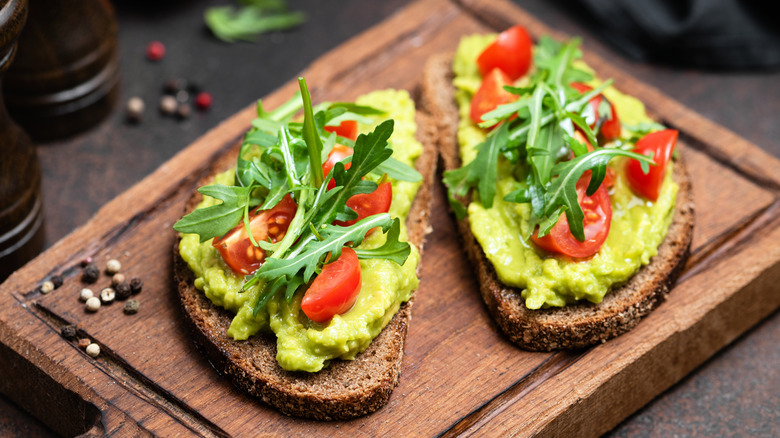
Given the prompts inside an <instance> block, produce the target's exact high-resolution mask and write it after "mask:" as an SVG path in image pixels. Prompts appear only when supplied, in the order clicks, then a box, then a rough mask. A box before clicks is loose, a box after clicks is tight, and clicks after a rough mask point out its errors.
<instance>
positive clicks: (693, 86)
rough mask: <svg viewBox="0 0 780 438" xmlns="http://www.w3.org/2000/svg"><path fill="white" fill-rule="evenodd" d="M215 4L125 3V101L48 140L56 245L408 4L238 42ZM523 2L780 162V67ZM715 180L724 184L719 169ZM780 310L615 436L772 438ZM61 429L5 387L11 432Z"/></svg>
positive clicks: (361, 4) (319, 19) (341, 6)
mask: <svg viewBox="0 0 780 438" xmlns="http://www.w3.org/2000/svg"><path fill="white" fill-rule="evenodd" d="M516 1H517V0H516ZM33 3H34V1H33ZM214 3H225V2H224V1H222V2H209V1H205V0H167V1H160V0H157V1H149V0H135V1H132V0H115V5H116V8H117V14H118V17H119V22H120V34H119V41H120V50H121V70H122V81H121V86H122V90H121V98H120V100H121V103H120V107H118V108H117V110H116V111H114V113H112V114H110V115H109V116H108V117H107V118H106V120H104V121H103V122H102V123H101V124H100V125H98V126H97V127H95V128H94V129H92V130H91V131H89V132H87V133H85V134H82V135H79V136H77V137H74V138H71V139H67V140H64V141H58V142H54V143H50V144H47V145H45V146H41V147H39V149H38V152H39V156H40V161H41V165H42V168H43V187H44V201H45V208H46V211H45V214H46V233H47V240H46V241H47V246H50V245H51V244H53V243H54V242H56V241H57V240H59V239H60V238H62V237H64V236H65V235H66V234H68V233H69V232H70V231H72V230H73V229H74V228H76V227H78V226H79V225H81V224H83V223H84V222H86V221H87V219H88V218H89V217H91V216H92V215H93V214H95V213H96V211H97V210H98V209H99V208H100V206H101V205H103V204H104V203H106V202H108V201H109V200H110V199H112V198H113V197H114V196H116V195H118V194H120V193H121V192H123V191H124V190H126V189H127V188H129V187H131V186H132V185H133V184H135V183H136V182H138V181H140V180H141V179H142V178H143V177H144V176H146V175H147V174H149V173H150V172H152V171H153V170H154V169H156V168H157V167H158V166H160V165H161V164H162V163H163V162H165V161H166V160H167V159H169V158H171V157H172V156H173V155H174V154H175V153H176V152H178V151H179V150H180V149H182V148H184V147H186V146H187V145H188V144H190V143H191V142H192V141H193V140H195V139H196V138H198V137H199V136H200V135H202V134H203V133H204V132H206V131H207V130H209V129H210V128H212V127H214V126H215V125H216V124H218V123H219V122H220V121H222V120H224V119H225V118H227V117H229V116H231V115H232V114H234V113H235V112H237V111H238V110H240V109H242V108H244V107H246V106H247V105H249V104H250V103H252V102H253V100H254V99H256V98H257V97H261V96H263V95H266V94H268V93H269V92H271V91H272V90H274V89H275V88H277V87H278V86H280V85H281V84H283V83H284V82H286V81H287V80H289V79H290V78H292V77H294V76H295V75H296V74H297V73H298V72H300V71H301V70H302V69H303V68H304V67H305V66H306V65H308V64H309V63H310V62H311V61H313V60H314V59H316V58H317V57H318V56H319V55H321V54H322V53H324V52H325V51H327V50H328V49H331V48H333V47H335V46H337V45H338V44H339V43H341V42H343V41H344V40H346V39H348V38H349V37H351V36H354V35H356V34H358V33H359V32H361V31H362V30H365V29H367V28H369V27H371V26H372V25H374V24H376V23H377V22H379V21H381V20H382V18H384V17H386V16H388V15H390V14H392V13H393V12H394V11H396V10H397V9H398V8H400V7H402V6H403V5H405V4H407V3H409V1H408V0H342V1H339V0H329V1H328V0H305V1H291V2H290V3H291V4H293V7H295V8H299V9H302V10H304V11H306V12H307V14H308V16H309V19H308V21H307V22H306V23H305V24H304V25H303V26H302V27H300V28H299V29H296V30H294V31H289V32H282V33H275V34H272V35H267V36H263V37H261V38H260V39H258V42H257V43H255V44H248V43H240V44H234V45H228V44H225V43H222V42H220V41H218V40H216V39H214V38H212V37H211V36H210V35H209V33H208V31H207V30H206V28H205V27H204V25H203V21H202V18H201V17H202V13H203V10H204V9H205V7H206V6H207V5H210V4H214ZM517 3H519V4H520V5H521V6H522V7H524V8H525V9H526V10H528V11H529V12H531V13H532V14H533V15H535V16H537V17H538V18H540V19H541V20H542V21H544V22H546V23H547V24H548V25H551V26H553V27H555V28H557V29H559V30H562V31H564V32H567V33H569V34H571V35H581V36H583V37H584V40H585V43H584V45H585V47H586V48H587V49H588V50H591V51H594V52H596V53H598V54H599V55H601V56H603V57H604V58H606V59H608V60H611V61H612V62H614V63H615V64H616V65H617V66H618V67H620V68H622V69H623V70H625V71H627V72H629V73H631V74H633V75H634V76H636V77H637V78H639V79H640V80H642V81H644V82H647V83H649V84H652V85H653V86H655V87H657V88H659V89H660V90H662V91H663V92H665V93H666V94H668V95H670V96H672V97H673V98H675V99H677V100H679V101H680V102H682V103H683V104H684V105H686V106H688V107H690V108H692V109H693V110H695V111H697V112H699V113H701V114H703V115H704V116H706V117H708V118H710V119H712V120H714V121H715V122H717V123H719V124H721V125H723V126H725V127H726V128H728V129H731V130H732V131H734V132H736V133H737V134H739V135H741V136H742V137H744V138H746V139H747V140H749V141H752V142H753V143H755V144H757V145H758V146H759V147H761V148H763V149H764V150H766V151H768V152H770V153H772V154H773V155H775V156H779V157H780V142H778V141H777V139H778V138H780V123H777V115H778V114H780V72H777V71H774V72H770V71H764V72H731V73H717V72H704V71H696V70H681V69H675V68H673V67H669V66H653V65H647V64H636V63H632V62H630V61H628V60H626V59H625V58H623V57H622V56H621V55H620V54H619V53H618V52H616V51H614V50H612V49H611V48H609V47H607V46H605V45H604V43H602V42H600V41H599V40H598V39H596V36H595V35H596V34H597V33H598V32H596V31H597V30H598V29H597V28H596V27H595V25H594V24H593V22H592V20H590V19H589V16H588V14H586V13H585V11H584V10H582V9H580V8H578V7H577V6H575V5H573V4H572V3H571V2H567V1H560V0H556V1H544V0H533V1H531V0H528V1H517ZM151 40H160V41H162V42H163V43H164V44H165V45H166V47H167V55H166V57H165V59H164V60H162V61H161V62H159V63H151V62H149V61H147V60H146V59H145V57H144V51H145V47H146V44H147V43H148V42H149V41H151ZM170 77H184V78H187V79H190V80H192V81H195V82H197V83H198V84H200V85H201V86H202V87H203V88H204V89H206V90H208V91H210V92H211V93H212V94H213V96H214V105H213V107H212V108H211V110H210V111H209V112H206V113H195V114H194V115H193V117H191V118H190V119H189V120H186V121H176V120H174V119H171V118H163V117H161V116H160V115H159V114H158V112H157V109H156V108H157V104H158V99H159V97H160V94H161V89H162V86H163V83H164V82H165V80H166V79H167V78H170ZM130 96H140V97H142V98H143V99H144V101H145V102H146V105H147V111H146V117H145V120H144V121H143V123H141V124H140V125H128V124H126V123H125V121H124V112H123V109H122V108H121V106H122V105H123V104H124V102H125V101H126V100H127V98H129V97H130ZM778 171H780V169H778ZM713 177H714V178H713V181H714V183H716V181H717V176H715V175H714V176H713ZM735 311H739V310H738V309H735ZM779 315H780V314H779V313H778V312H775V313H774V314H773V315H772V316H770V317H769V318H768V319H767V320H765V321H763V322H762V323H760V324H759V325H758V326H757V327H755V328H754V329H753V330H751V331H750V332H748V333H747V334H745V335H744V336H742V337H741V338H739V339H738V340H737V341H735V342H734V343H733V344H732V345H730V346H728V347H726V348H724V349H723V351H721V352H720V353H718V354H717V355H715V356H714V357H713V358H712V359H710V360H709V361H707V362H706V363H705V364H703V365H702V366H701V367H699V368H698V369H697V370H695V371H694V372H693V373H692V374H691V375H690V376H688V377H687V378H685V379H683V380H682V381H681V382H679V383H678V384H677V385H675V386H674V387H672V388H671V389H669V390H668V391H666V392H665V393H663V394H661V395H660V396H659V397H658V398H656V399H655V400H654V401H652V402H651V403H649V404H648V405H647V406H646V407H644V408H643V409H641V410H640V411H638V412H637V413H636V414H634V415H633V416H631V417H629V418H628V419H627V420H626V421H624V422H623V423H622V424H621V425H619V426H618V427H617V428H616V429H615V430H614V431H612V432H611V435H612V436H620V437H623V436H626V437H628V436H632V437H633V436H659V437H667V436H772V435H773V433H776V431H777V430H778V429H780V409H778V407H779V406H780V367H778V364H780V348H779V347H778V341H777V340H778V339H780V316H779ZM51 435H52V433H51V432H50V431H48V430H46V429H45V428H44V426H42V425H41V424H40V423H39V422H37V420H35V419H33V418H31V417H30V416H29V415H27V414H26V413H24V412H23V411H21V410H19V408H17V407H16V406H14V405H13V403H12V402H10V401H8V400H6V399H4V398H2V396H0V437H37V436H51Z"/></svg>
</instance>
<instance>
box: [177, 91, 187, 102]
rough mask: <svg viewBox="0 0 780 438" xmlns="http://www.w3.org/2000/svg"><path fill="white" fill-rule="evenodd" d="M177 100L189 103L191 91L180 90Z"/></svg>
mask: <svg viewBox="0 0 780 438" xmlns="http://www.w3.org/2000/svg"><path fill="white" fill-rule="evenodd" d="M176 101H177V102H179V103H187V102H189V101H190V93H188V92H187V90H179V91H177V92H176Z"/></svg>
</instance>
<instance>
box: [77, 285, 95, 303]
mask: <svg viewBox="0 0 780 438" xmlns="http://www.w3.org/2000/svg"><path fill="white" fill-rule="evenodd" d="M94 296H95V293H94V292H92V289H89V288H86V287H85V288H84V289H81V292H80V293H79V299H81V301H87V300H88V299H90V298H92V297H94Z"/></svg>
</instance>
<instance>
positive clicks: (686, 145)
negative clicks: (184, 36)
mask: <svg viewBox="0 0 780 438" xmlns="http://www.w3.org/2000/svg"><path fill="white" fill-rule="evenodd" d="M514 23H520V24H523V25H525V26H526V27H527V28H528V29H529V31H530V32H531V33H532V34H533V35H534V36H535V37H538V36H540V35H543V34H552V35H554V36H556V37H565V36H563V35H560V34H558V33H556V32H554V31H552V30H551V29H549V28H547V27H546V26H545V25H543V24H541V23H540V22H538V21H537V20H535V19H534V18H533V17H531V16H529V15H528V14H527V13H525V12H523V11H522V10H520V9H518V8H517V7H516V6H514V5H513V4H511V3H507V2H505V1H491V2H488V1H463V2H455V1H452V0H420V1H417V2H415V3H412V4H411V5H409V6H408V7H407V8H405V9H404V10H402V11H400V12H399V13H398V14H396V15H394V16H392V17H391V18H389V19H388V20H386V21H385V22H383V23H381V24H379V25H378V26H376V27H374V28H373V29H370V30H369V31H367V32H365V33H363V34H362V35H360V36H358V37H356V38H354V39H352V40H350V41H348V42H347V43H345V44H343V45H342V46H340V47H339V48H337V49H335V50H333V51H331V52H330V53H328V54H326V55H324V56H323V57H322V58H321V59H320V60H318V61H317V62H315V63H313V64H312V65H311V66H310V67H309V68H308V69H307V70H306V71H305V72H303V74H304V75H305V76H306V78H307V82H308V83H309V84H310V87H311V91H312V94H313V97H314V99H315V101H323V100H330V99H339V100H346V99H351V98H354V97H356V96H357V95H359V94H362V93H365V92H368V91H370V90H373V89H377V88H385V87H396V88H406V89H409V90H411V91H413V92H414V91H415V85H416V83H417V81H418V79H419V74H420V68H421V66H422V65H423V64H424V62H425V60H426V58H427V57H429V56H430V55H431V54H434V53H439V52H445V51H452V50H454V48H455V47H456V45H457V42H458V39H459V37H460V36H462V35H466V34H470V33H476V32H489V31H497V30H502V29H504V28H506V27H508V26H510V25H511V24H514ZM585 59H586V61H587V62H588V63H589V64H590V65H591V66H593V67H594V68H595V69H596V71H597V72H598V73H599V75H600V76H601V77H605V78H606V77H612V78H614V80H615V85H616V86H617V87H618V88H620V89H622V90H624V91H625V92H628V93H630V94H632V95H634V96H637V97H639V98H640V99H641V100H643V101H644V102H645V103H646V104H647V106H648V108H649V109H650V110H651V111H652V112H653V114H655V115H656V116H657V117H658V118H659V119H660V120H661V121H662V122H663V123H664V124H666V125H668V126H671V127H674V128H676V129H679V130H680V131H681V134H680V139H681V143H682V147H681V151H682V154H683V155H684V156H685V159H686V161H687V163H688V165H689V168H690V172H691V178H692V180H693V185H694V196H695V201H696V228H695V235H694V240H693V248H692V252H693V253H692V257H691V259H690V261H689V263H688V264H687V266H686V268H685V271H684V272H683V274H682V277H681V278H680V280H679V281H678V283H677V285H676V287H675V288H674V290H673V291H672V292H671V294H670V295H669V298H668V300H667V301H666V302H665V303H664V304H662V305H661V306H660V307H659V308H658V309H657V310H656V311H655V312H653V313H652V314H651V315H650V316H649V317H648V318H646V319H645V320H644V321H642V322H641V323H640V324H639V326H638V327H637V328H635V329H634V330H633V331H631V332H629V333H628V334H626V335H623V336H620V337H619V338H617V339H614V340H612V341H610V342H607V343H605V344H602V345H599V346H597V347H593V348H589V349H586V350H582V351H576V352H557V353H529V352H525V351H522V350H519V349H518V348H516V347H514V346H513V345H512V344H511V343H509V342H508V341H507V339H506V338H505V337H504V336H503V335H502V334H501V333H500V332H499V330H498V329H497V327H496V326H495V325H494V324H493V322H492V321H491V320H490V318H489V317H488V316H487V313H486V310H485V308H484V306H483V304H482V302H481V299H480V297H479V292H478V288H477V284H476V283H475V280H474V277H473V275H472V270H471V267H470V266H469V265H468V263H467V262H466V261H465V258H464V257H462V255H461V252H460V248H459V242H458V239H457V237H456V234H455V226H454V222H453V219H452V218H451V217H450V215H449V214H448V211H447V207H446V200H445V196H444V192H443V190H442V187H441V185H439V184H437V186H436V187H435V191H434V193H435V196H434V205H433V209H434V210H433V213H432V226H433V232H432V233H431V234H430V235H429V236H428V240H427V243H426V246H425V254H424V258H423V262H422V282H421V286H420V289H419V290H418V292H417V298H416V300H415V304H414V312H413V313H414V318H413V322H412V324H411V326H410V329H409V334H408V338H407V345H406V354H405V357H404V363H403V370H402V374H401V382H400V384H399V386H398V387H397V388H396V390H395V392H394V393H393V395H392V398H391V399H390V402H389V404H388V405H387V406H385V407H384V408H383V409H381V410H380V411H378V412H376V413H374V414H372V415H369V416H366V417H363V418H359V419H356V420H353V421H348V422H329V423H325V422H316V421H308V420H300V419H296V418H289V417H285V416H283V415H281V414H279V413H278V412H276V411H275V410H273V409H272V408H269V407H267V406H266V405H264V404H263V403H262V402H259V401H256V400H253V399H250V398H249V397H247V396H245V395H244V394H243V393H240V392H238V391H236V390H235V389H234V388H233V387H232V386H231V385H230V383H229V382H228V381H227V380H226V379H223V378H221V377H220V376H218V375H217V373H216V372H215V371H214V370H213V369H212V368H211V366H210V365H209V363H208V362H207V361H206V359H204V357H203V356H202V355H200V354H199V352H198V351H197V350H196V349H195V347H194V345H193V343H192V341H191V339H190V337H189V334H188V332H187V329H186V325H185V323H184V321H183V319H182V316H181V314H180V311H179V309H178V303H177V299H176V294H175V291H174V288H173V283H172V279H171V270H172V259H171V248H172V245H173V242H174V239H175V235H174V232H173V230H172V229H171V225H172V224H173V223H174V222H175V221H176V220H177V219H178V218H179V217H180V216H181V215H182V208H183V205H184V202H185V200H186V199H187V198H188V197H189V196H190V194H191V193H192V191H193V190H194V189H195V186H194V184H195V181H197V180H198V178H199V177H200V176H201V175H203V174H204V173H205V172H207V171H208V169H209V164H210V163H212V162H213V161H215V157H218V156H220V155H221V154H224V153H225V152H226V151H227V150H228V149H230V148H232V147H235V146H236V145H237V141H238V140H239V138H240V137H241V136H242V134H243V132H244V131H245V130H246V129H248V127H249V122H250V120H251V119H252V118H253V115H254V105H251V106H250V107H248V108H247V109H245V110H243V111H241V112H240V113H238V114H236V115H235V116H233V117H232V118H230V119H228V120H226V121H225V122H224V123H222V124H221V125H219V126H217V127H216V128H214V129H213V130H212V131H210V132H209V133H207V134H206V135H204V136H203V137H202V138H200V139H199V140H198V141H196V142H195V143H193V144H192V145H190V146H189V147H187V148H186V149H185V150H183V151H182V152H181V153H179V154H178V155H176V156H175V157H174V158H172V159H171V160H170V161H168V162H167V163H165V164H164V165H162V166H161V167H160V168H159V169H157V170H156V171H155V172H154V173H153V174H151V175H149V176H148V177H147V178H145V179H144V180H143V181H141V182H140V183H138V184H137V185H136V186H134V187H133V188H131V189H130V190H128V191H127V192H125V193H124V194H123V195H121V196H120V197H118V198H116V199H115V200H114V201H112V202H110V203H109V204H107V205H106V206H104V207H103V208H102V209H101V210H100V211H99V212H98V213H97V214H96V215H95V216H94V217H93V218H92V219H91V220H90V221H89V222H88V223H87V224H85V225H84V226H83V227H81V228H79V229H77V230H76V231H74V232H73V233H72V234H70V235H69V236H68V237H66V238H64V239H63V240H61V241H60V242H58V243H57V244H56V245H54V246H53V247H52V248H51V249H49V250H48V251H46V252H45V253H44V254H42V255H40V256H39V257H38V258H36V259H35V260H33V261H32V262H30V263H29V264H28V265H27V266H25V267H24V268H23V269H21V270H20V271H17V272H16V273H15V274H14V275H13V276H11V277H10V278H9V279H8V280H7V281H6V282H5V283H3V284H2V286H0V375H2V376H3V378H2V380H1V381H0V390H1V391H2V392H4V393H5V394H7V395H9V397H10V398H12V399H13V400H14V401H16V402H17V403H19V404H20V405H22V406H24V407H25V408H26V409H28V410H29V411H31V412H32V413H34V414H35V415H36V416H38V417H39V418H41V420H43V421H44V422H45V423H46V424H47V425H48V426H49V427H51V428H52V429H54V430H55V431H57V432H59V433H62V434H64V435H75V434H80V433H86V434H87V435H102V434H106V435H109V434H114V433H117V434H118V435H117V436H139V435H144V434H153V435H164V436H174V435H203V436H225V435H237V436H238V435H240V436H257V435H266V434H267V435H313V434H315V433H316V434H318V435H323V434H325V435H336V434H344V435H349V436H357V435H362V436H383V435H415V436H431V435H444V436H450V435H460V434H471V433H479V434H480V435H482V434H484V435H490V436H493V435H498V434H506V433H507V432H509V433H510V434H513V435H523V436H525V435H533V434H540V435H544V436H587V435H596V434H600V433H603V432H605V431H607V430H609V429H610V428H612V427H614V426H615V425H616V424H617V423H618V422H619V421H620V420H622V419H623V418H625V417H626V416H628V415H629V414H630V413H632V412H634V411H635V410H636V409H638V408H640V407H641V406H642V405H644V404H645V403H647V402H648V401H649V400H651V399H652V398H653V397H654V396H655V395H657V394H659V393H660V392H662V391H663V390H664V389H666V388H668V387H669V386H670V385H672V384H673V383H674V382H676V381H678V380H679V379H681V378H682V377H683V376H685V375H686V374H687V373H688V372H690V371H691V370H692V369H693V368H695V367H696V366H697V365H699V364H700V363H702V362H703V361H704V360H705V359H707V358H708V357H710V356H711V355H712V354H713V353H715V352H716V351H717V350H718V349H720V348H722V347H723V346H724V345H726V344H728V343H729V342H731V341H732V340H733V339H734V338H736V337H737V336H738V335H739V334H741V333H743V332H744V331H745V330H747V329H748V328H750V327H751V326H752V325H753V324H755V323H756V322H758V321H759V320H761V319H762V318H763V317H765V316H766V315H768V314H770V313H771V312H772V311H773V310H774V309H776V308H777V307H778V306H779V305H780V294H779V293H778V292H777V284H778V283H780V245H779V244H778V243H777V242H780V226H778V225H780V214H779V213H780V200H779V199H778V193H779V190H780V177H779V176H778V175H779V174H780V172H778V170H780V162H779V161H778V160H777V159H775V158H773V157H771V156H769V155H768V154H766V153H764V152H762V151H761V150H760V149H758V148H757V147H756V146H754V145H752V144H750V143H748V142H746V141H745V140H743V139H741V138H739V137H737V136H736V135H734V134H733V133H731V132H729V131H727V130H725V129H723V128H721V127H719V126H717V125H715V124H714V123H712V122H710V121H708V120H706V119H704V118H702V117H701V116H699V115H698V114H696V113H693V112H692V111H690V110H688V109H687V108H685V107H683V106H682V105H680V104H679V103H677V102H675V101H673V100H671V99H670V98H668V97H666V96H664V95H662V94H661V93H659V92H658V91H657V90H655V89H653V88H651V87H649V86H647V85H644V84H642V83H640V82H638V81H637V80H635V79H633V78H631V77H629V76H627V75H626V74H624V73H622V72H621V71H619V70H617V69H615V68H614V67H612V66H610V65H609V64H608V63H606V62H604V61H603V60H602V59H600V58H598V57H596V56H593V55H592V54H589V53H586V55H585ZM295 89H296V85H295V83H294V81H292V80H291V81H290V82H289V83H288V84H287V85H286V86H284V87H282V88H281V89H279V90H277V91H276V92H275V93H273V94H272V95H270V96H268V97H267V98H266V99H264V102H265V103H266V105H267V107H273V106H275V105H277V104H279V103H281V102H283V101H284V100H286V99H287V98H288V97H289V96H290V95H291V94H292V92H293V91H294V90H295ZM88 256H90V257H93V258H94V259H95V261H96V262H97V263H98V264H99V265H100V266H101V267H104V266H105V262H106V260H108V259H110V258H117V259H119V260H120V261H121V262H122V265H123V272H124V273H125V274H126V275H128V276H139V277H141V278H143V279H144V282H145V286H144V289H143V292H141V294H140V295H138V299H139V300H140V301H141V309H140V312H139V313H138V314H137V315H133V316H126V315H124V314H123V313H122V305H121V304H114V305H111V306H105V307H104V308H102V309H101V310H100V311H99V312H97V313H95V314H88V313H86V312H85V310H84V305H83V303H81V302H80V301H79V300H78V293H79V290H80V289H81V288H82V287H83V285H82V283H81V282H80V269H81V268H80V261H81V260H83V259H84V258H86V257H88ZM54 274H61V275H63V276H64V278H65V281H64V284H63V286H62V287H60V288H58V289H56V290H55V291H53V292H51V293H49V294H47V295H42V294H41V293H40V292H38V291H37V288H38V286H39V285H40V284H41V282H42V281H44V280H46V279H47V278H49V277H50V276H51V275H54ZM109 282H110V280H109V278H108V277H107V276H103V277H101V279H100V280H99V282H98V283H97V284H96V285H93V289H96V290H98V289H100V288H101V287H104V286H106V285H108V283H109ZM65 324H77V325H78V327H79V330H80V336H82V337H88V338H90V339H92V340H93V341H94V342H97V343H99V344H100V346H101V349H102V354H101V355H100V357H98V358H97V359H93V358H91V357H89V356H87V355H86V354H85V353H84V352H83V351H82V350H80V349H79V348H78V347H77V346H76V344H75V343H74V342H71V341H68V340H66V339H64V338H63V337H61V336H60V327H61V326H63V325H65Z"/></svg>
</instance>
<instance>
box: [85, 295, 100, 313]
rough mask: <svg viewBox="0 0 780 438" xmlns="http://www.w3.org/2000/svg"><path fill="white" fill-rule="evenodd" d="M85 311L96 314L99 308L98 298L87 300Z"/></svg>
mask: <svg viewBox="0 0 780 438" xmlns="http://www.w3.org/2000/svg"><path fill="white" fill-rule="evenodd" d="M86 307H87V310H89V311H90V312H97V311H98V309H99V308H100V298H98V297H92V298H89V299H88V300H87V303H86Z"/></svg>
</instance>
